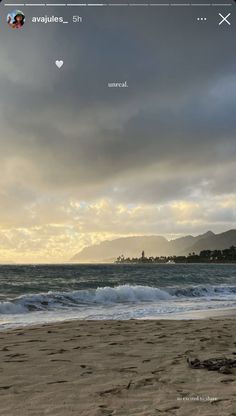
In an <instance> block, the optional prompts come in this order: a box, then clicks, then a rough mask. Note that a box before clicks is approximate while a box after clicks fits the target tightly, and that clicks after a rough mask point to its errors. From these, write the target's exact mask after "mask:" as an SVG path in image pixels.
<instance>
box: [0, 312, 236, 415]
mask: <svg viewBox="0 0 236 416" xmlns="http://www.w3.org/2000/svg"><path fill="white" fill-rule="evenodd" d="M0 354H1V355H0V357H1V364H0V415H3V416H16V415H17V416H18V415H24V416H31V415H32V416H42V415H50V416H62V415H63V416H70V415H76V416H113V415H117V416H134V415H135V416H154V415H155V416H157V415H161V416H163V415H170V416H171V415H173V416H174V415H176V416H179V415H181V416H189V415H191V414H192V415H194V416H197V415H201V416H206V415H209V416H213V415H220V416H235V415H236V369H233V370H232V372H231V373H229V374H222V373H219V372H218V371H208V370H206V369H192V368H190V367H189V366H188V364H187V357H190V358H191V357H193V358H196V357H197V358H200V359H208V358H215V357H219V358H220V357H227V358H235V357H236V320H235V319H234V317H233V316H231V315H229V316H225V317H216V318H215V319H212V318H207V319H198V320H191V321H189V320H175V321H168V320H141V321H137V320H130V321H70V322H64V323H58V324H53V325H51V324H50V325H42V326H40V327H27V328H22V329H11V330H7V331H3V332H1V333H0Z"/></svg>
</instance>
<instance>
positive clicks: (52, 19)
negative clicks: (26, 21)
mask: <svg viewBox="0 0 236 416" xmlns="http://www.w3.org/2000/svg"><path fill="white" fill-rule="evenodd" d="M32 23H63V17H62V16H60V17H58V16H47V15H45V16H34V17H32Z"/></svg>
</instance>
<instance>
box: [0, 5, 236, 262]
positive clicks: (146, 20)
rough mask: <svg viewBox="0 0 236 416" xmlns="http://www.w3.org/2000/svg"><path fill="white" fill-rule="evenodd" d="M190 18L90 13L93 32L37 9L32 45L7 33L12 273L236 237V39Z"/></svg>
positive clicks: (27, 37) (128, 11)
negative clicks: (157, 242)
mask: <svg viewBox="0 0 236 416" xmlns="http://www.w3.org/2000/svg"><path fill="white" fill-rule="evenodd" d="M1 7H3V6H1ZM5 9H6V8H5ZM5 9H4V11H5ZM67 9H69V8H67ZM167 9H168V10H167ZM186 9H187V8H185V9H184V8H182V9H178V10H177V8H162V9H160V8H159V9H158V10H157V8H155V9H154V8H145V9H142V10H141V9H137V8H136V9H135V8H123V9H118V8H97V9H92V8H90V9H89V10H88V8H87V10H85V8H84V9H83V10H81V9H80V10H79V12H80V15H81V16H83V23H82V24H77V25H76V24H68V25H56V24H54V25H49V24H48V25H43V24H41V25H40V24H32V23H30V17H31V16H33V15H36V14H37V13H38V15H42V16H43V15H44V13H45V12H46V11H47V14H48V15H51V14H54V15H58V16H59V15H63V16H64V17H65V18H68V19H69V20H71V18H72V16H73V14H78V9H77V10H76V12H75V11H74V12H73V11H72V9H70V10H68V11H66V10H64V9H58V8H57V10H53V9H48V10H45V9H40V10H39V9H35V10H34V12H32V8H31V10H30V12H31V14H29V8H28V9H27V10H26V9H24V11H27V19H26V24H25V26H24V28H23V29H22V31H17V30H11V29H9V28H8V27H7V25H6V24H2V25H1V27H0V37H1V44H0V56H1V64H0V126H1V133H0V167H1V172H0V261H1V262H4V261H14V262H15V261H17V262H61V261H66V260H68V259H69V258H71V257H72V256H73V255H74V254H75V253H76V252H78V251H79V250H80V249H81V248H83V247H84V246H86V245H90V244H92V243H96V242H99V241H101V240H104V239H113V238H116V237H119V236H127V235H144V234H146V235H149V234H160V235H164V236H166V237H167V238H173V237H177V236H181V235H185V234H190V233H191V234H194V235H195V234H198V233H202V232H204V231H207V230H209V229H211V230H212V231H214V232H221V231H225V230H227V229H229V228H236V176H235V171H236V159H235V157H236V122H235V108H236V56H235V53H234V49H235V48H234V46H235V34H236V33H235V32H236V30H235V25H232V26H231V27H229V26H227V25H222V26H218V21H219V16H218V11H219V10H216V9H215V8H212V9H211V10H207V11H206V10H205V9H206V8H205V9H204V15H206V16H208V18H209V20H208V22H207V23H197V21H196V17H197V16H198V14H199V10H196V8H191V9H190V8H188V10H186ZM36 10H37V11H36ZM223 12H224V13H225V10H223ZM233 17H234V16H233ZM233 17H232V20H234V19H233ZM56 59H63V60H64V66H63V68H62V69H61V70H58V69H57V68H56V66H55V64H54V62H55V60H56ZM115 81H127V82H128V85H129V87H128V88H123V89H122V88H120V89H111V88H110V89H109V88H108V87H107V83H108V82H115Z"/></svg>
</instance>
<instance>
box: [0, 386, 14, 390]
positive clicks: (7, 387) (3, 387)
mask: <svg viewBox="0 0 236 416" xmlns="http://www.w3.org/2000/svg"><path fill="white" fill-rule="evenodd" d="M11 387H13V386H12V385H11V386H0V390H8V389H10V388H11Z"/></svg>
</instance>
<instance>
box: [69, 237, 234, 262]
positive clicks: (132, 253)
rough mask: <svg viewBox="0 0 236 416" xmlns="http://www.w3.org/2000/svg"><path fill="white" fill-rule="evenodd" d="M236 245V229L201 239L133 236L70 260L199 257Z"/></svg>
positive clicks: (95, 247)
mask: <svg viewBox="0 0 236 416" xmlns="http://www.w3.org/2000/svg"><path fill="white" fill-rule="evenodd" d="M232 245H235V246H236V230H228V231H225V232H222V233H219V234H215V233H213V232H212V231H207V232H206V233H204V234H200V235H198V236H192V235H187V236H183V237H179V238H176V239H174V240H167V239H166V238H165V237H163V236H159V235H153V236H130V237H119V238H117V239H114V240H111V241H110V240H105V241H102V242H101V243H99V244H95V245H91V246H88V247H85V248H84V249H82V250H81V251H80V252H78V253H76V254H75V255H74V256H73V257H72V258H71V259H70V261H72V262H76V263H106V262H107V263H111V262H113V261H115V259H116V258H117V257H118V256H120V255H122V254H123V255H124V256H125V257H137V256H140V255H141V252H142V250H144V251H145V254H146V255H147V256H155V257H156V256H174V255H178V256H181V255H188V254H189V253H190V252H191V253H192V252H195V253H196V254H199V253H200V251H202V250H208V249H209V250H223V249H225V248H229V247H230V246H232Z"/></svg>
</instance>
